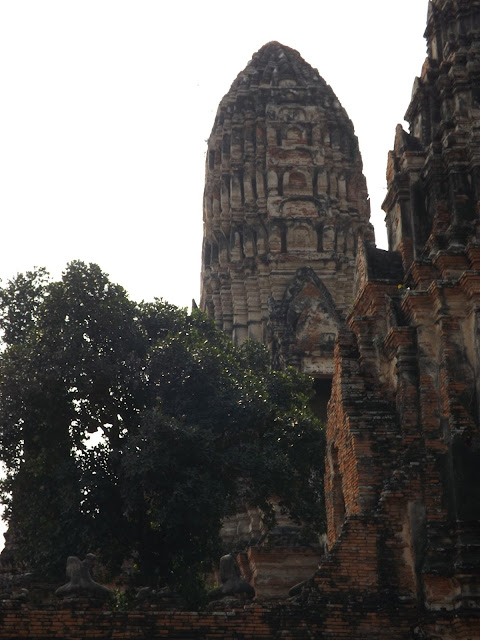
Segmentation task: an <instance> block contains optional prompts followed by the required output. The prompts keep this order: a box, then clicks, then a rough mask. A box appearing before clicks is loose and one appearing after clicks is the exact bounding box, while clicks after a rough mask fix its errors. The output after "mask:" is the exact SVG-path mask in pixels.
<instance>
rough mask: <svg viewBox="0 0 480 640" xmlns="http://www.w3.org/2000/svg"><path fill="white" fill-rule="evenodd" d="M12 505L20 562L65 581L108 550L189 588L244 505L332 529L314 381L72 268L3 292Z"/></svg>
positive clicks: (118, 559)
mask: <svg viewBox="0 0 480 640" xmlns="http://www.w3.org/2000/svg"><path fill="white" fill-rule="evenodd" d="M0 328H1V329H2V331H3V351H2V352H1V354H0V445H1V449H0V456H1V460H2V462H3V463H4V465H5V467H6V470H7V476H6V479H5V480H4V482H3V499H4V501H5V502H6V504H7V511H6V513H7V518H8V520H9V523H10V526H11V528H12V530H13V531H14V535H15V542H16V545H17V549H18V554H19V557H20V558H22V559H23V560H24V561H25V562H26V563H27V564H29V565H30V566H33V567H34V568H41V569H42V571H43V572H45V571H48V572H50V573H51V574H58V573H63V568H64V563H65V558H66V557H67V556H68V555H71V554H73V553H75V554H85V553H86V552H88V551H91V550H98V551H99V552H100V553H101V554H102V558H103V559H104V560H105V561H106V562H108V564H109V565H110V566H111V567H112V569H113V570H118V568H119V567H120V565H121V563H122V562H123V561H124V560H125V559H128V558H132V557H133V558H135V563H136V566H137V567H138V571H139V576H140V579H141V580H142V581H143V582H144V583H151V584H161V583H163V584H172V585H174V586H176V587H177V588H178V587H179V586H180V587H182V586H183V587H184V588H185V585H187V583H190V584H191V583H192V579H193V578H194V577H195V576H196V575H199V574H200V573H201V571H202V569H203V568H205V567H206V566H207V565H208V564H209V563H210V562H211V561H212V559H215V558H216V557H217V554H218V552H219V535H218V534H219V529H220V524H221V521H222V519H223V518H224V517H225V516H227V515H229V514H231V513H234V512H235V510H236V508H237V507H238V505H239V504H240V503H245V502H247V503H249V504H251V505H257V506H259V507H261V508H263V510H264V512H265V514H267V516H268V514H269V513H270V514H271V505H270V499H271V498H272V496H275V497H276V498H278V499H279V500H280V501H281V503H282V504H283V506H284V508H285V509H286V510H287V511H288V512H289V513H290V514H291V515H292V517H293V518H294V519H296V520H298V521H302V522H304V523H306V524H307V526H309V527H310V528H311V529H313V530H314V531H317V532H320V531H322V529H323V526H324V522H323V503H322V495H323V487H322V476H323V468H322V464H323V452H324V437H323V432H322V430H321V428H320V426H319V424H318V423H317V421H316V420H315V419H314V417H313V416H312V415H311V413H310V411H309V410H308V398H309V393H310V385H309V382H308V381H307V380H306V379H305V378H304V377H303V376H301V375H300V374H298V373H297V372H295V371H293V370H289V371H286V372H278V371H272V370H271V369H270V367H269V358H268V354H267V353H266V351H265V349H264V348H263V347H261V346H259V345H256V344H253V343H247V344H246V345H244V346H243V347H241V348H235V347H234V346H233V345H232V344H231V342H229V341H228V340H227V339H226V337H225V335H224V334H223V333H221V332H218V331H217V330H216V329H215V327H214V325H213V323H212V322H211V321H210V320H208V319H207V318H206V317H205V316H204V315H203V314H201V313H199V312H194V313H192V314H191V315H189V314H187V312H186V311H185V310H182V309H177V308H176V307H173V306H172V305H169V304H167V303H165V302H163V301H161V300H157V301H155V302H154V303H149V304H145V303H141V304H136V303H134V302H132V301H130V300H129V298H128V296H127V295H126V293H125V291H124V290H123V289H122V288H121V287H119V286H118V285H115V284H112V283H111V282H110V281H109V280H108V278H107V276H106V275H105V274H104V273H102V271H101V270H100V269H99V267H98V266H96V265H85V264H84V263H81V262H73V263H71V264H69V265H68V267H67V269H66V270H65V272H64V274H63V276H62V278H61V279H60V280H59V281H50V280H49V279H48V277H47V274H46V273H45V271H44V270H37V271H34V272H30V273H27V274H25V275H19V276H17V277H16V278H15V279H14V280H12V281H10V282H9V283H7V285H6V286H5V287H3V288H2V289H1V290H0Z"/></svg>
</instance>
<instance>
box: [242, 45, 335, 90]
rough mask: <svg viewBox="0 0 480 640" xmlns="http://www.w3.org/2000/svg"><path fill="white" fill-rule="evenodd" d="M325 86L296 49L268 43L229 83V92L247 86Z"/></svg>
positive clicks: (315, 71)
mask: <svg viewBox="0 0 480 640" xmlns="http://www.w3.org/2000/svg"><path fill="white" fill-rule="evenodd" d="M290 82H291V83H292V86H293V85H297V86H304V87H306V86H309V85H312V84H315V85H318V84H323V85H326V83H325V81H324V80H323V78H322V77H321V76H320V74H319V73H318V71H317V69H314V68H313V67H312V66H311V65H309V64H308V62H306V61H305V60H304V59H303V58H302V56H301V55H300V54H299V53H298V51H296V50H295V49H291V48H290V47H287V46H285V45H283V44H281V43H280V42H276V41H272V42H267V44H265V45H264V46H263V47H261V49H259V50H258V51H257V52H256V53H255V54H254V55H253V57H252V59H251V60H250V62H249V63H248V65H247V66H246V68H245V69H244V70H243V71H241V72H240V73H239V74H238V76H237V78H236V79H235V81H234V82H233V84H232V87H231V90H235V89H239V88H246V87H250V86H260V87H265V86H270V87H282V86H283V87H285V86H288V84H289V83H290Z"/></svg>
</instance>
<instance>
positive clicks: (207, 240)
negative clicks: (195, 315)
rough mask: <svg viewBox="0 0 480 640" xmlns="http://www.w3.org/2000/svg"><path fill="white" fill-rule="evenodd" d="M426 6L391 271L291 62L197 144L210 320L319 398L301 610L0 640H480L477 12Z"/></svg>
mask: <svg viewBox="0 0 480 640" xmlns="http://www.w3.org/2000/svg"><path fill="white" fill-rule="evenodd" d="M428 7H429V9H428V19H427V29H426V34H425V35H426V38H427V43H428V57H427V59H426V61H425V63H424V65H423V68H422V71H421V75H420V77H419V78H417V79H416V80H415V83H414V88H413V94H412V98H411V102H410V105H409V107H408V110H407V113H406V120H407V121H408V123H409V125H410V128H409V131H408V132H406V131H404V130H403V128H402V127H401V126H398V127H397V130H396V133H395V136H393V133H394V132H392V138H393V137H394V144H393V150H392V151H391V152H390V154H389V157H388V167H387V181H388V190H387V196H386V199H385V202H384V210H385V212H386V222H387V230H388V239H389V250H388V251H383V250H380V249H377V248H376V247H375V245H374V238H373V232H372V228H371V226H370V224H369V219H368V218H369V204H368V197H367V191H366V185H365V180H364V178H363V175H362V168H361V160H360V155H359V151H358V145H357V141H356V138H355V136H354V133H353V128H352V125H351V123H350V121H349V120H348V118H347V116H346V114H345V112H344V111H343V109H342V108H341V107H340V105H339V103H338V101H337V99H336V98H335V95H334V94H333V92H332V90H331V89H330V88H329V87H328V86H327V85H326V84H325V83H324V81H323V80H322V79H321V78H320V76H319V75H318V73H317V72H316V71H314V70H313V69H312V68H311V67H310V66H309V65H308V64H307V63H305V62H304V61H303V60H302V59H301V57H300V55H299V54H298V53H296V52H294V51H292V50H291V49H288V48H287V47H284V46H282V45H280V44H278V43H270V44H267V45H266V46H265V47H263V48H262V49H261V50H260V51H259V52H258V53H257V54H255V56H254V57H253V59H252V61H251V62H250V63H249V65H248V66H247V67H246V69H245V70H244V71H243V72H242V73H240V75H239V76H238V78H237V80H236V81H235V82H234V84H233V85H232V88H231V90H230V92H229V93H228V94H227V96H226V97H225V98H224V99H223V100H222V103H221V105H220V107H219V111H218V114H217V118H216V121H215V125H214V129H213V132H212V136H211V138H210V140H209V147H208V156H207V181H206V189H205V206H204V217H205V236H204V247H203V266H202V302H201V304H202V307H203V308H204V309H206V310H207V312H208V313H209V314H210V315H211V316H212V317H214V318H215V320H216V321H217V324H218V326H219V327H220V328H222V329H223V330H225V331H227V332H229V333H230V334H231V335H232V337H233V339H234V340H235V341H236V342H237V343H241V342H242V341H244V340H245V339H246V338H247V337H252V338H254V339H256V340H259V341H262V342H265V343H266V344H267V345H268V346H269V348H270V349H271V353H272V357H273V360H274V363H275V364H276V365H277V366H284V365H285V364H292V365H294V366H296V367H298V368H299V369H300V370H302V371H306V372H309V373H311V374H313V375H314V376H317V379H318V380H328V379H332V389H331V399H330V403H329V407H328V425H327V459H326V481H325V484H326V502H327V519H328V545H329V550H328V554H327V556H326V557H325V558H324V559H323V560H322V562H321V565H320V567H319V568H318V570H316V571H315V572H314V573H313V575H311V577H310V579H309V580H307V581H306V582H305V584H304V585H303V587H302V588H300V589H298V590H296V592H295V593H296V595H295V596H294V597H293V599H287V597H286V595H287V594H285V597H284V599H283V600H282V602H281V603H275V604H272V603H267V602H262V600H261V598H260V599H259V601H258V602H257V603H253V604H248V605H245V607H244V608H242V609H237V610H232V611H222V612H215V613H210V612H204V611H202V612H200V613H198V612H194V613H192V612H183V611H182V612H181V611H174V610H169V611H162V610H160V609H155V607H153V606H151V605H148V607H147V605H145V606H144V607H143V608H138V609H137V610H132V611H121V610H115V611H108V612H106V611H104V610H101V609H94V608H93V607H90V606H88V605H85V603H83V604H81V606H80V605H78V607H79V608H77V609H75V607H74V605H72V607H71V608H67V607H66V606H64V607H54V606H53V605H49V606H47V607H45V606H42V605H37V604H35V603H33V604H32V603H30V604H28V603H25V602H23V600H21V599H20V598H19V597H18V598H17V599H15V598H13V597H12V598H10V600H2V605H1V607H2V612H1V613H2V624H1V625H0V638H5V639H7V638H12V637H21V638H45V639H47V638H53V637H58V638H60V637H63V638H65V637H71V638H96V637H105V638H107V637H116V638H122V639H123V638H125V639H126V638H131V637H152V638H157V637H168V638H178V639H180V638H187V637H195V638H200V639H204V640H206V639H207V638H212V637H216V638H223V639H224V640H231V639H232V638H238V639H244V640H260V639H261V638H284V639H287V640H297V639H300V638H322V639H325V640H342V639H343V640H347V639H351V638H355V640H385V638H389V639H391V640H406V639H411V640H415V639H417V640H421V639H424V640H479V639H480V315H479V314H480V0H429V2H428ZM324 391H325V390H324ZM328 391H329V390H328ZM251 517H252V519H255V518H257V517H258V514H257V513H254V514H253V515H252V516H251Z"/></svg>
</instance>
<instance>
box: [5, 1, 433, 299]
mask: <svg viewBox="0 0 480 640" xmlns="http://www.w3.org/2000/svg"><path fill="white" fill-rule="evenodd" d="M426 13H427V0H363V1H360V0H336V1H332V0H315V1H313V0H308V1H304V0H299V1H298V2H291V0H288V1H286V0H275V1H271V0H241V1H240V2H238V3H235V2H225V1H224V0H223V1H217V0H203V1H202V2H193V1H190V0H187V1H184V2H177V3H174V2H168V3H167V2H161V1H160V0H0V87H1V98H0V221H1V231H2V250H1V253H0V278H2V279H3V280H6V279H8V278H10V277H12V276H13V275H15V274H16V273H17V272H18V271H24V270H26V269H30V268H32V267H33V266H34V265H38V266H40V265H42V266H46V267H47V268H48V269H49V270H50V271H51V272H52V273H53V274H54V275H55V276H58V275H60V272H61V270H62V269H63V268H64V267H65V265H66V263H67V262H68V261H70V260H73V259H81V260H85V261H87V262H90V261H93V262H97V263H98V264H99V265H100V266H101V267H102V268H103V269H104V270H105V271H106V272H107V273H109V274H110V276H111V278H112V279H113V280H114V281H116V282H119V283H120V284H122V285H123V286H124V287H125V288H126V289H127V291H128V292H129V293H130V295H131V297H132V298H134V299H136V300H141V299H145V300H150V299H153V297H154V296H158V297H163V298H165V299H167V300H168V301H170V302H173V303H175V304H177V305H180V306H189V305H190V303H191V299H192V298H196V299H198V297H199V272H200V251H201V239H202V191H203V180H204V154H205V150H206V143H205V141H206V139H207V138H208V136H209V134H210V130H211V127H212V125H213V120H214V116H215V111H216V108H217V105H218V103H219V101H220V99H221V98H222V96H223V95H224V94H225V93H226V92H227V91H228V89H229V87H230V84H231V83H232V81H233V80H234V78H235V76H236V75H237V74H238V72H239V71H241V70H242V69H243V68H244V67H245V66H246V64H247V63H248V61H249V60H250V58H251V56H252V54H253V53H254V52H255V51H257V50H258V49H259V48H260V47H261V46H262V45H263V44H265V43H266V42H268V41H270V40H278V41H280V42H282V43H283V44H285V45H287V46H290V47H293V48H295V49H297V50H299V51H300V53H301V54H302V56H303V57H304V58H305V59H306V60H307V62H309V63H310V64H311V65H312V66H314V67H317V68H318V70H319V72H320V74H321V75H322V76H323V77H324V79H325V80H326V81H327V82H328V83H329V84H330V85H331V86H332V88H333V90H334V91H335V93H336V94H337V96H338V98H339V99H340V101H341V102H342V104H343V106H344V107H345V108H346V109H347V111H348V113H349V115H350V118H351V119H352V120H353V123H354V125H355V129H356V132H357V135H358V137H359V139H360V147H361V151H362V154H363V158H364V165H365V173H366V176H367V181H368V186H369V190H370V194H371V201H372V214H373V222H374V224H375V226H376V229H377V242H378V245H379V246H385V240H384V237H385V236H384V231H383V229H384V225H383V213H382V212H381V210H380V205H381V202H382V200H383V196H384V195H385V167H386V159H387V151H388V150H389V149H390V148H391V146H392V143H393V138H394V131H395V125H396V124H397V123H398V122H401V121H402V120H403V115H404V113H405V110H406V108H407V106H408V103H409V98H410V92H411V88H412V84H413V80H414V77H415V75H418V74H419V73H420V70H421V66H422V63H423V60H424V58H425V43H424V40H423V31H424V28H425V22H426Z"/></svg>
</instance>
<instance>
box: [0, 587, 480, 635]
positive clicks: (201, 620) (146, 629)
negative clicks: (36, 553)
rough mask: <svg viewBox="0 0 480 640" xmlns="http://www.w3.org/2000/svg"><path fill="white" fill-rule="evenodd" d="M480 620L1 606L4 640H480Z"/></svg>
mask: <svg viewBox="0 0 480 640" xmlns="http://www.w3.org/2000/svg"><path fill="white" fill-rule="evenodd" d="M479 629H480V619H479V618H474V617H473V616H470V617H466V616H465V615H464V614H462V613H441V614H439V615H437V616H435V618H434V619H433V618H429V617H428V616H422V615H421V614H419V612H418V611H417V612H415V611H414V610H413V609H412V608H411V609H410V610H408V609H406V608H405V607H404V606H403V607H402V606H398V603H397V605H395V603H392V602H391V601H389V600H388V599H384V600H378V599H375V598H374V597H372V595H371V594H368V593H363V594H359V593H357V594H351V595H350V596H349V597H348V598H341V599H337V600H336V601H334V602H331V601H330V600H329V599H327V598H325V599H324V600H323V601H322V602H321V604H320V605H319V603H318V602H316V603H315V604H313V605H312V606H310V607H309V608H305V607H299V606H298V605H292V604H289V605H278V606H276V607H262V606H260V605H249V606H246V607H245V609H238V610H232V611H225V612H216V613H205V612H200V613H195V612H183V611H157V610H155V609H150V610H148V611H138V610H132V611H110V610H103V609H98V608H91V607H90V606H89V605H88V603H84V604H83V605H79V603H76V604H71V603H70V604H68V605H67V604H62V605H58V606H51V607H43V608H30V607H29V606H28V605H26V604H21V603H19V602H12V601H3V602H0V638H1V639H2V640H7V639H8V640H13V639H14V638H21V639H27V638H28V639H30V640H53V639H61V640H80V639H82V640H90V639H92V640H93V639H99V640H100V639H102V640H103V639H105V640H106V639H108V640H133V639H135V640H138V639H140V638H145V639H154V638H175V639H178V640H180V639H183V640H214V639H218V640H222V639H223V640H233V639H236V640H261V639H265V638H271V639H273V638H279V639H280V638H282V639H286V640H300V639H303V638H323V639H325V640H347V639H348V640H352V639H354V640H385V639H386V638H389V640H406V639H411V638H425V639H433V638H434V639H435V640H437V639H441V640H454V639H455V640H478V638H479V637H480V636H479Z"/></svg>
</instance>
